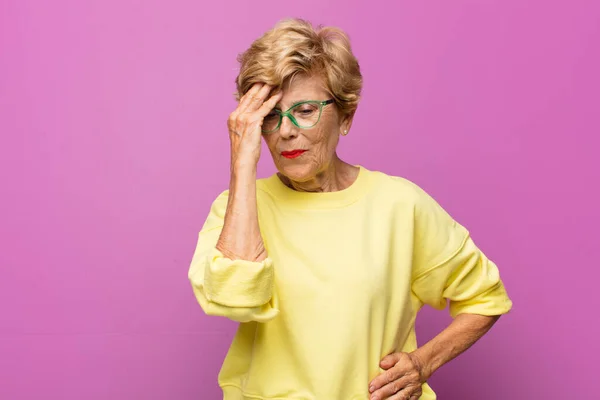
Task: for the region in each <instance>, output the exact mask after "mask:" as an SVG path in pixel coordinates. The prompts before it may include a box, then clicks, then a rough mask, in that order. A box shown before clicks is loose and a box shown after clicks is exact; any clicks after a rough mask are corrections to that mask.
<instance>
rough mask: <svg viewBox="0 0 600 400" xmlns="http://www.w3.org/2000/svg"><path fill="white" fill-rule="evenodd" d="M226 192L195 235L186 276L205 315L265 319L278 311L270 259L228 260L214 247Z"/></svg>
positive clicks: (234, 318)
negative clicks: (259, 260) (253, 260)
mask: <svg viewBox="0 0 600 400" xmlns="http://www.w3.org/2000/svg"><path fill="white" fill-rule="evenodd" d="M227 199H228V191H225V192H223V193H222V194H221V195H219V197H217V199H216V200H215V201H214V202H213V204H212V206H211V209H210V213H209V215H208V217H207V219H206V221H205V223H204V226H203V227H202V230H201V231H200V233H199V235H198V242H197V245H196V250H195V251H194V256H193V258H192V262H191V265H190V268H189V271H188V278H189V280H190V282H191V284H192V289H193V291H194V295H195V296H196V299H197V300H198V302H199V303H200V306H201V307H202V309H203V310H204V312H205V313H206V314H207V315H216V316H222V317H226V318H229V319H231V320H234V321H238V322H250V321H257V322H266V321H268V320H270V319H273V318H274V317H275V316H276V315H277V314H278V313H279V309H278V301H277V297H276V296H275V295H274V291H273V280H274V270H273V262H272V260H271V259H270V258H266V259H265V260H263V261H261V262H252V261H245V260H231V259H229V258H227V257H225V256H224V255H223V254H222V253H221V252H220V251H219V250H217V248H216V245H217V240H218V239H219V236H220V235H221V230H222V228H223V220H224V217H225V210H226V208H227Z"/></svg>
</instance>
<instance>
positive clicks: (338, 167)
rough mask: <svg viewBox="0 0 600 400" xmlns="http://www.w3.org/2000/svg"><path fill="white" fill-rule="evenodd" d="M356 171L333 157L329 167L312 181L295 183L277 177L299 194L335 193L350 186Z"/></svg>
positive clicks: (282, 177)
mask: <svg viewBox="0 0 600 400" xmlns="http://www.w3.org/2000/svg"><path fill="white" fill-rule="evenodd" d="M358 171H359V169H358V167H355V166H353V165H350V164H348V163H346V162H344V161H342V160H340V159H339V158H338V157H337V155H335V156H334V159H333V160H332V161H331V162H330V163H329V165H328V166H327V167H326V168H325V169H324V170H323V171H321V172H319V173H318V174H317V175H316V176H315V177H314V178H313V179H310V180H308V181H305V182H296V181H293V180H291V179H289V178H287V177H285V176H282V175H279V178H280V179H281V181H282V182H283V183H284V184H285V185H286V186H288V187H290V188H292V189H294V190H297V191H299V192H337V191H339V190H344V189H346V188H347V187H349V186H350V185H352V183H354V181H355V180H356V178H357V176H358Z"/></svg>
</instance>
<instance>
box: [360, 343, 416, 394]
mask: <svg viewBox="0 0 600 400" xmlns="http://www.w3.org/2000/svg"><path fill="white" fill-rule="evenodd" d="M379 366H380V367H381V368H382V369H385V370H386V371H385V372H382V373H381V374H380V375H379V376H377V377H376V378H375V379H373V380H372V381H371V383H370V384H369V393H371V397H369V400H384V399H388V400H418V399H419V398H420V397H421V393H422V391H421V385H422V384H423V382H425V380H426V379H425V376H424V375H425V374H424V371H423V366H422V365H421V362H420V361H419V359H418V358H417V357H416V356H415V355H414V354H411V353H392V354H389V355H387V356H385V357H384V358H383V359H382V360H381V362H380V363H379Z"/></svg>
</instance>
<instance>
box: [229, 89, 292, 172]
mask: <svg viewBox="0 0 600 400" xmlns="http://www.w3.org/2000/svg"><path fill="white" fill-rule="evenodd" d="M272 89H273V87H272V86H269V85H265V84H262V83H256V84H254V85H253V86H252V87H251V88H250V90H249V91H248V92H247V93H246V94H245V95H244V96H243V97H242V98H241V99H240V102H239V104H238V106H237V108H236V109H235V110H234V111H233V112H232V113H231V114H230V115H229V120H228V121H227V126H228V128H229V139H230V141H231V166H232V169H233V168H237V167H239V166H244V167H248V166H252V167H256V164H257V163H258V159H259V158H260V146H261V143H260V140H261V137H262V131H261V128H262V124H263V119H264V118H265V116H266V115H267V114H268V113H269V112H270V111H271V110H272V109H273V108H274V107H275V104H277V102H278V101H279V100H280V99H281V96H282V93H281V91H279V92H278V93H276V94H274V95H273V96H271V97H270V98H269V100H267V101H265V99H266V98H267V96H268V95H269V93H270V92H271V90H272Z"/></svg>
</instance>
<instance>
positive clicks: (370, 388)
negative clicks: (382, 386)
mask: <svg viewBox="0 0 600 400" xmlns="http://www.w3.org/2000/svg"><path fill="white" fill-rule="evenodd" d="M374 391H375V386H373V385H371V386H369V392H371V393H373V392H374Z"/></svg>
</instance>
